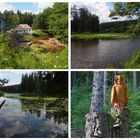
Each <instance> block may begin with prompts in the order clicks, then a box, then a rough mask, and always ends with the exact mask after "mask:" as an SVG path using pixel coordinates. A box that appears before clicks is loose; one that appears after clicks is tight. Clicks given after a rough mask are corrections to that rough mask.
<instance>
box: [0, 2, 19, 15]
mask: <svg viewBox="0 0 140 140" xmlns="http://www.w3.org/2000/svg"><path fill="white" fill-rule="evenodd" d="M15 9H16V8H15V7H14V6H13V5H12V4H8V3H0V11H1V12H2V13H3V12H4V11H5V10H8V11H10V10H13V11H14V10H15Z"/></svg>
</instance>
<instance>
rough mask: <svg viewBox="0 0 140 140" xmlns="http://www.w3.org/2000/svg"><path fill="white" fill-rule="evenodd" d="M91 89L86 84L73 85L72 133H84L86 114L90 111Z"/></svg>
mask: <svg viewBox="0 0 140 140" xmlns="http://www.w3.org/2000/svg"><path fill="white" fill-rule="evenodd" d="M91 91H92V88H91V86H85V85H84V84H83V85H81V86H80V87H73V89H72V93H71V101H72V105H71V114H72V122H71V123H72V125H71V127H72V133H76V134H80V135H82V136H83V135H84V127H85V115H86V114H87V113H88V112H89V108H90V101H91ZM72 135H74V134H72Z"/></svg>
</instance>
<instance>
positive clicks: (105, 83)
mask: <svg viewBox="0 0 140 140" xmlns="http://www.w3.org/2000/svg"><path fill="white" fill-rule="evenodd" d="M107 89H108V84H107V72H106V71H104V105H105V104H106V94H107Z"/></svg>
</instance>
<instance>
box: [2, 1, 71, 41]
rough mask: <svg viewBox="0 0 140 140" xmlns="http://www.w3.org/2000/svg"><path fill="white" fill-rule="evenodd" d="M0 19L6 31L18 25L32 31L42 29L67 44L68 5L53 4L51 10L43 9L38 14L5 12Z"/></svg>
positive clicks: (18, 11)
mask: <svg viewBox="0 0 140 140" xmlns="http://www.w3.org/2000/svg"><path fill="white" fill-rule="evenodd" d="M0 17H3V18H4V20H5V21H6V30H10V29H12V28H15V27H16V26H17V25H19V24H28V25H30V26H31V27H32V28H33V29H34V30H36V29H42V30H45V31H46V32H47V33H48V34H50V35H53V36H54V37H55V38H56V39H59V40H61V41H62V42H65V43H67V42H68V3H59V2H58V3H54V5H53V7H52V8H50V7H49V8H47V9H44V10H43V12H41V13H39V14H37V15H36V14H33V13H31V12H25V13H22V12H21V11H20V10H17V12H16V13H14V11H12V10H11V11H8V10H5V11H4V12H3V13H1V12H0Z"/></svg>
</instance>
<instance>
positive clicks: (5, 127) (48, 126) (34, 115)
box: [0, 97, 68, 137]
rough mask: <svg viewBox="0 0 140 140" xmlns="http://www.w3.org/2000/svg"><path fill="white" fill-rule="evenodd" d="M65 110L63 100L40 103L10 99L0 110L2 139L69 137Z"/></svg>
mask: <svg viewBox="0 0 140 140" xmlns="http://www.w3.org/2000/svg"><path fill="white" fill-rule="evenodd" d="M56 102H57V103H56ZM65 109H66V101H64V99H61V98H60V99H56V100H54V101H53V100H50V101H47V102H46V101H41V102H40V101H39V100H25V99H21V100H19V99H15V98H9V97H8V98H6V102H5V104H4V106H3V107H2V109H1V110H0V137H68V112H67V111H66V110H65Z"/></svg>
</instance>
